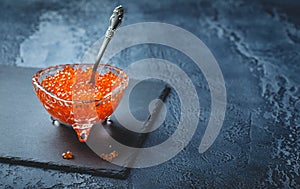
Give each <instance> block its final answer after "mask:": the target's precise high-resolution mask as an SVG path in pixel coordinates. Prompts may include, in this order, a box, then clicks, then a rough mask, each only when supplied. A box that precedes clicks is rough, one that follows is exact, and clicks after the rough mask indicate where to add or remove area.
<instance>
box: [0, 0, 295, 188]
mask: <svg viewBox="0 0 300 189" xmlns="http://www.w3.org/2000/svg"><path fill="white" fill-rule="evenodd" d="M118 4H122V5H123V6H124V7H125V9H126V17H125V19H124V22H123V25H129V24H132V23H137V22H145V21H158V22H166V23H170V24H174V25H177V26H179V27H182V28H184V29H186V30H188V31H190V32H192V33H193V34H195V35H196V36H197V37H199V38H200V39H201V40H202V41H203V42H205V44H206V45H207V46H208V47H209V48H210V49H211V51H212V53H213V54H214V55H215V57H216V59H217V61H218V63H219V65H220V67H221V69H222V72H223V75H224V79H225V82H226V87H227V93H228V106H227V112H226V118H225V122H224V125H223V128H222V130H221V133H220V135H219V136H218V138H217V140H216V142H215V143H214V145H213V146H212V147H211V148H210V149H209V150H208V151H207V152H205V153H204V154H199V153H198V150H197V148H198V146H199V143H200V140H201V137H202V134H201V133H203V128H200V127H199V128H198V129H197V132H196V134H195V136H194V137H193V140H192V141H191V143H190V144H189V145H188V146H187V147H186V148H185V149H184V150H183V151H182V152H181V153H179V154H178V155H177V156H176V157H175V158H173V159H171V160H170V161H168V162H166V163H164V164H162V165H159V166H156V167H151V168H146V169H134V170H132V172H131V175H130V177H129V178H128V179H126V180H115V179H110V178H102V177H95V176H90V175H84V174H76V173H64V172H60V171H54V170H43V169H38V168H31V167H25V166H17V165H8V164H0V187H1V188H5V187H6V188H13V187H15V188H21V187H29V188H30V187H38V188H41V187H42V188H48V187H54V188H63V187H87V186H89V187H93V188H99V187H111V188H115V187H116V188H153V187H154V188H164V187H165V188H168V187H179V186H180V187H204V188H266V187H268V188H299V187H300V163H299V162H300V87H299V86H300V85H299V79H300V76H299V72H300V64H299V60H300V55H299V52H300V30H299V29H300V13H299V9H300V2H298V1H292V0H288V1H279V0H274V1H267V0H264V1H260V0H253V1H245V0H244V1H243V0H239V1H238V0H228V1H224V0H216V1H209V0H201V1H192V0H185V1H183V0H182V1H179V0H166V1H156V2H154V1H146V0H140V1H114V2H111V1H109V0H105V1H104V0H103V1H96V0H93V1H71V0H68V1H67V0H64V1H59V0H52V1H42V0H18V1H17V0H13V1H11V0H2V1H1V3H0V10H1V11H0V12H1V17H0V23H1V25H0V41H1V44H0V57H1V61H0V63H1V64H10V65H16V66H22V67H46V66H48V65H53V64H57V63H71V62H78V61H80V58H81V56H82V53H83V52H84V51H85V50H86V49H88V48H89V47H90V46H91V45H92V44H93V43H94V42H95V41H96V40H98V39H99V38H100V37H101V36H102V35H103V34H104V31H105V29H106V27H107V20H108V18H109V16H110V14H111V11H112V9H113V7H115V6H116V5H118ZM150 49H151V50H149V46H142V47H132V48H131V50H128V51H125V52H123V53H121V54H120V55H118V57H116V58H115V62H116V63H115V64H117V65H118V66H120V67H122V66H124V65H122V64H119V63H118V62H120V61H118V60H123V62H133V61H135V60H138V59H139V58H141V57H142V58H147V57H157V58H164V59H169V60H170V61H172V62H175V63H177V64H178V65H179V66H180V67H181V68H183V69H184V70H185V71H186V72H187V73H188V74H190V75H191V77H199V78H196V79H195V80H194V82H195V81H199V79H200V81H203V83H204V84H203V83H195V85H196V88H197V92H199V94H203V96H204V97H206V96H208V95H207V94H209V92H208V90H207V85H206V84H205V79H203V78H201V73H200V71H199V70H196V71H197V72H195V69H194V68H193V66H190V64H189V61H190V60H187V59H186V57H184V56H181V55H178V56H177V57H176V56H175V57H171V58H170V56H168V55H170V54H169V53H168V51H166V52H165V53H162V51H161V47H151V48H150ZM170 51H171V50H170ZM145 56H146V57H145ZM191 65H192V63H191ZM8 79H9V78H8ZM28 82H30V81H28ZM175 98H176V97H175V95H173V96H172V95H171V96H170V98H169V99H168V100H169V102H168V103H169V104H171V105H172V106H173V107H172V108H171V109H170V114H172V115H174V118H173V119H174V120H176V116H178V115H176V111H177V109H178V107H177V106H178V105H176V104H174V103H173V104H172V102H174V101H175V100H174V99H175ZM200 101H201V99H200ZM201 103H202V104H204V109H203V110H202V111H203V112H204V115H202V116H201V117H200V124H201V125H204V124H205V123H207V117H208V116H207V114H209V108H205V107H206V106H205V105H207V103H206V104H205V99H204V102H201ZM208 105H209V104H208ZM208 105H207V106H208ZM173 122H175V121H172V120H171V121H169V123H167V124H166V125H165V127H164V128H162V129H159V130H157V132H154V133H152V134H151V135H150V137H149V139H148V141H147V144H146V145H149V146H151V145H154V144H156V143H157V141H161V140H163V139H164V138H167V137H168V136H169V135H170V134H171V133H172V131H174V129H175V128H173V127H174V126H173V125H172V123H173Z"/></svg>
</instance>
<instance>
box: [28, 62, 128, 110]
mask: <svg viewBox="0 0 300 189" xmlns="http://www.w3.org/2000/svg"><path fill="white" fill-rule="evenodd" d="M93 65H94V64H89V63H81V64H80V63H74V64H58V65H53V66H49V67H46V68H43V69H41V70H39V71H37V72H36V73H35V74H34V75H33V76H32V84H33V85H34V86H36V87H37V88H39V89H40V90H42V91H43V92H45V93H46V94H47V95H49V96H51V97H52V98H55V99H56V100H59V101H62V102H65V103H70V104H86V103H92V102H97V105H96V106H98V105H99V104H101V102H102V101H105V99H106V98H107V97H109V96H111V95H112V93H113V92H115V91H118V90H120V89H121V88H123V87H124V85H125V87H124V89H125V88H126V87H127V85H128V81H129V78H128V75H127V74H126V73H125V72H124V70H122V69H121V68H118V67H116V66H112V65H109V64H99V67H101V66H102V67H109V68H113V69H114V70H117V71H118V72H120V73H121V74H122V75H123V76H125V77H123V78H125V79H124V81H122V82H121V84H120V85H118V86H117V87H116V88H114V89H113V90H112V91H110V92H109V93H107V94H106V95H105V96H104V97H102V98H101V99H99V100H95V99H94V100H87V101H73V100H65V99H62V98H59V97H58V96H57V95H56V94H53V93H51V92H50V91H48V90H46V89H45V88H44V87H43V86H42V85H41V84H40V83H39V82H38V80H37V78H38V77H39V76H40V74H42V73H44V72H46V71H49V70H50V69H53V68H58V67H66V66H71V67H72V66H91V68H92V67H93ZM99 67H98V68H99Z"/></svg>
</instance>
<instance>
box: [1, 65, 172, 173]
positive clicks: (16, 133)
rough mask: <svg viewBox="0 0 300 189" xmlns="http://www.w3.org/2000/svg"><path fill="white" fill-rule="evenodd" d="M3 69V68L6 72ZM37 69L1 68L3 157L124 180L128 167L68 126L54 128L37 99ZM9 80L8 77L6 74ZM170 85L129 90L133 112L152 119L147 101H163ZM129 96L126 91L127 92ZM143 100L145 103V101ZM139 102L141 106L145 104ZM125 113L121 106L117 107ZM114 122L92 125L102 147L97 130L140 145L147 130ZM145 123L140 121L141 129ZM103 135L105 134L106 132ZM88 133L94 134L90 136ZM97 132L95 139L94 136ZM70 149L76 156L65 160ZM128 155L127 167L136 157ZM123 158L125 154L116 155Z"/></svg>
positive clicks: (143, 85) (148, 84)
mask: <svg viewBox="0 0 300 189" xmlns="http://www.w3.org/2000/svg"><path fill="white" fill-rule="evenodd" d="M4 71H5V72H4ZM36 71H37V70H36V69H20V68H16V67H10V66H1V69H0V85H1V86H2V87H1V89H0V97H1V98H2V99H7V101H5V102H1V104H2V107H1V114H0V120H1V129H2V138H1V143H0V161H2V162H7V163H13V164H22V165H28V166H38V167H43V168H50V169H58V170H63V171H71V172H73V171H74V172H80V173H89V174H93V175H101V176H108V177H114V178H126V177H127V176H128V174H129V169H128V168H125V167H120V166H117V165H114V164H111V163H109V162H107V161H104V160H102V159H101V158H100V157H99V156H97V155H96V153H94V152H93V151H92V150H91V149H90V148H89V147H88V146H87V145H86V144H84V143H80V142H79V141H78V139H77V136H76V134H75V132H74V131H73V130H72V129H71V128H69V127H63V126H61V127H55V126H53V125H52V123H51V120H50V118H49V114H48V113H47V112H46V111H45V110H44V109H43V107H42V105H41V104H40V103H39V102H38V99H37V97H36V96H35V94H34V92H33V88H32V86H31V77H32V75H33V74H34V73H35V72H36ZM8 77H9V78H10V79H9V80H6V79H5V78H8ZM168 91H169V89H168V88H166V87H165V84H164V83H162V82H158V81H150V80H148V81H143V82H142V83H140V84H138V85H137V86H136V87H134V88H133V90H132V91H131V94H130V99H131V100H130V110H131V111H132V113H133V115H134V116H136V117H137V118H138V119H142V120H148V122H149V121H150V122H151V121H152V119H153V118H154V119H155V116H152V118H151V119H148V118H149V115H150V113H149V110H148V104H149V102H150V101H151V100H153V99H157V98H158V97H159V96H160V98H161V99H164V98H165V97H166V96H167V95H168ZM125 95H128V93H125ZM142 102H143V103H142ZM141 106H143V107H142V108H141ZM118 109H119V111H122V107H121V106H119V107H118ZM112 121H113V123H112V124H111V125H104V127H103V126H102V125H101V124H97V125H95V126H94V128H93V129H92V133H91V136H92V138H93V139H94V140H95V139H97V142H98V143H99V145H105V140H104V139H103V138H102V139H101V137H97V136H96V135H97V133H99V129H103V128H105V130H106V131H107V132H106V133H110V135H111V136H112V137H113V138H114V139H116V140H117V141H119V142H122V143H124V144H125V145H129V146H134V147H140V146H141V145H142V143H143V141H144V140H145V137H146V134H140V133H135V132H132V131H129V130H127V129H126V128H125V127H122V126H121V125H120V124H118V122H117V121H116V120H115V118H114V116H112ZM142 126H143V125H141V127H142ZM102 134H103V133H102ZM91 136H90V137H91ZM95 136H96V137H95ZM67 150H71V151H72V152H73V154H74V159H72V160H65V159H63V158H62V157H61V154H62V153H63V152H66V151H67ZM127 155H129V156H128V157H126V158H127V160H128V161H127V162H125V164H124V165H126V163H127V165H128V164H129V163H131V162H132V161H133V160H134V154H132V155H130V154H127ZM119 157H121V154H120V155H119V156H118V157H117V158H119Z"/></svg>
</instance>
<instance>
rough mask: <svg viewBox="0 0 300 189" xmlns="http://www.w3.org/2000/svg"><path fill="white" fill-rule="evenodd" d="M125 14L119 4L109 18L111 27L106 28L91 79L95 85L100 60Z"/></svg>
mask: <svg viewBox="0 0 300 189" xmlns="http://www.w3.org/2000/svg"><path fill="white" fill-rule="evenodd" d="M123 15H124V9H123V7H122V5H119V6H117V7H116V8H115V9H114V11H113V14H112V15H111V17H110V19H109V27H108V29H107V30H106V33H105V38H104V40H103V43H102V45H101V47H100V50H99V53H98V56H97V59H96V62H95V64H94V67H93V72H92V76H91V80H90V83H91V84H92V85H95V74H96V72H97V68H98V66H99V63H100V60H101V58H102V56H103V54H104V51H105V49H106V47H107V45H108V43H109V42H110V40H111V38H112V37H113V36H114V33H115V31H116V29H117V27H118V26H119V25H120V24H121V22H122V18H123Z"/></svg>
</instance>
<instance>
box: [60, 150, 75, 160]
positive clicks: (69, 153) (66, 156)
mask: <svg viewBox="0 0 300 189" xmlns="http://www.w3.org/2000/svg"><path fill="white" fill-rule="evenodd" d="M61 156H62V158H64V159H73V153H72V151H70V150H68V151H67V152H65V153H62V155H61Z"/></svg>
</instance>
